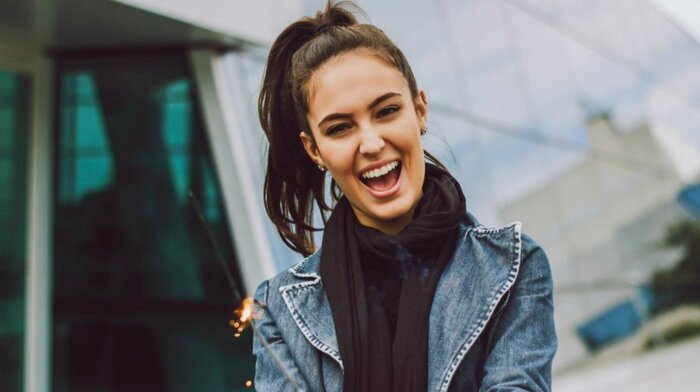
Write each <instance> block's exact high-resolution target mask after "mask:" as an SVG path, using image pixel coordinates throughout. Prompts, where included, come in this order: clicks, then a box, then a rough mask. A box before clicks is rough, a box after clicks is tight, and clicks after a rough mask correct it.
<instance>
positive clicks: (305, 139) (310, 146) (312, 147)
mask: <svg viewBox="0 0 700 392" xmlns="http://www.w3.org/2000/svg"><path fill="white" fill-rule="evenodd" d="M299 138H300V139H301V144H303V145H304V150H306V154H307V155H308V156H309V158H311V160H312V161H314V163H315V164H317V165H323V166H325V165H324V163H323V159H322V158H321V154H319V152H318V147H316V142H315V141H314V139H313V138H312V137H311V136H310V135H309V134H307V133H306V132H304V131H301V132H299Z"/></svg>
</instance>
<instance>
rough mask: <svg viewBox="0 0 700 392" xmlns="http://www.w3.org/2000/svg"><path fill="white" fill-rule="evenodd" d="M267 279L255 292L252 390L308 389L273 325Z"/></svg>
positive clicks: (274, 324) (264, 391)
mask: <svg viewBox="0 0 700 392" xmlns="http://www.w3.org/2000/svg"><path fill="white" fill-rule="evenodd" d="M268 286H269V283H268V281H265V282H263V283H262V284H260V286H258V289H257V290H256V291H255V310H254V313H253V314H254V319H255V328H256V330H257V331H256V332H255V334H254V335H253V355H255V358H256V360H255V390H256V391H260V392H267V391H274V392H277V391H295V392H296V391H308V390H310V388H309V387H308V385H307V383H306V381H305V380H304V377H303V376H302V374H301V372H299V368H298V367H297V365H296V362H295V361H294V359H293V358H292V356H291V354H290V352H289V348H288V347H287V344H286V343H285V341H284V338H283V337H282V335H281V333H280V331H279V329H278V328H277V324H276V323H275V320H274V318H273V315H272V314H271V312H270V308H269V307H268V306H267V294H268V293H267V292H268Z"/></svg>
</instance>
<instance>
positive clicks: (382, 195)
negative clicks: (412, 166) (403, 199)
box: [360, 165, 403, 199]
mask: <svg viewBox="0 0 700 392" xmlns="http://www.w3.org/2000/svg"><path fill="white" fill-rule="evenodd" d="M402 180H403V165H401V169H400V171H399V179H398V180H396V183H394V185H392V186H391V188H389V189H387V190H385V191H377V190H374V189H372V188H370V187H368V186H367V185H365V183H364V182H362V185H364V187H365V189H367V191H368V192H369V194H370V195H372V196H374V197H376V198H377V199H386V198H389V197H392V196H394V195H396V194H397V193H398V192H399V189H401V181H402ZM360 182H361V181H360Z"/></svg>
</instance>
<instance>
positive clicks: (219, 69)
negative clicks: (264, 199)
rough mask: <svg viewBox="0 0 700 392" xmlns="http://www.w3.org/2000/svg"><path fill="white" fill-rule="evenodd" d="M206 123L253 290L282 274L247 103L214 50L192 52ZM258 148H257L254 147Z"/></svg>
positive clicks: (242, 267) (245, 276) (243, 267)
mask: <svg viewBox="0 0 700 392" xmlns="http://www.w3.org/2000/svg"><path fill="white" fill-rule="evenodd" d="M190 58H191V62H192V68H193V70H194V80H195V84H196V87H197V93H198V94H197V95H198V98H199V104H200V105H201V110H202V114H203V117H204V127H205V129H206V132H207V134H208V136H209V142H210V144H211V149H212V153H213V156H214V160H215V166H216V169H217V173H218V176H219V182H220V185H221V189H222V192H223V196H224V200H225V204H226V207H227V213H228V218H229V224H230V225H231V231H232V235H233V237H234V241H235V248H236V251H237V252H238V260H239V261H240V266H239V268H240V270H241V274H242V276H243V281H244V284H245V286H246V290H247V291H248V293H251V292H252V290H253V289H255V287H256V285H257V284H258V283H259V282H260V281H262V280H264V279H266V278H269V277H270V276H272V275H274V274H275V272H276V268H275V263H274V260H273V259H272V252H271V248H270V246H271V245H270V243H269V238H268V237H267V235H266V231H265V226H264V225H265V223H264V222H265V221H264V219H265V217H266V215H265V212H264V211H263V209H262V207H261V205H262V203H260V200H258V197H257V196H256V192H255V191H254V190H255V187H256V186H257V183H256V181H255V179H254V178H253V171H252V170H251V168H250V162H251V159H250V157H249V156H248V154H249V153H250V151H251V148H249V142H248V141H247V140H246V138H245V137H244V132H243V131H242V129H243V128H242V127H244V126H245V123H244V121H243V120H242V118H244V116H242V115H241V114H240V111H241V110H243V109H242V108H243V107H244V105H243V104H242V102H240V99H238V97H235V94H233V93H232V92H231V90H230V89H229V85H228V83H227V80H226V76H227V75H226V71H225V69H224V61H223V58H222V57H221V56H220V55H218V54H216V53H215V52H214V51H210V50H195V51H192V52H191V55H190ZM253 150H254V149H253Z"/></svg>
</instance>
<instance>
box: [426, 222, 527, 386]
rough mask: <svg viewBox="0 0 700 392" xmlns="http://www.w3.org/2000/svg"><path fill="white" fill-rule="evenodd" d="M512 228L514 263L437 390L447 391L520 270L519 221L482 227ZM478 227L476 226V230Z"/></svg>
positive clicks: (491, 230) (499, 229)
mask: <svg viewBox="0 0 700 392" xmlns="http://www.w3.org/2000/svg"><path fill="white" fill-rule="evenodd" d="M509 228H512V229H513V230H514V234H515V235H514V236H513V245H514V246H513V257H514V263H513V265H512V266H511V268H510V271H509V272H508V278H507V279H506V282H505V284H503V285H502V286H501V288H499V289H498V291H497V295H496V298H494V299H492V300H491V302H490V303H489V305H488V309H487V310H486V317H485V318H484V317H482V318H481V319H480V320H478V321H477V322H476V323H475V324H477V325H478V326H477V328H476V330H474V332H472V334H471V336H469V338H468V339H467V341H466V343H464V345H463V346H462V348H461V349H460V350H459V352H458V353H457V355H456V356H455V358H454V359H453V360H452V362H451V363H450V366H448V367H447V373H446V374H445V376H444V377H443V380H442V382H441V383H440V384H439V387H438V391H439V392H445V391H447V388H448V387H449V385H450V382H451V381H452V377H453V376H454V374H455V372H456V371H457V368H458V367H459V365H460V363H461V362H462V359H463V358H464V356H465V355H466V353H467V351H469V349H470V348H471V346H472V345H473V344H474V341H476V339H477V338H478V337H479V335H481V333H482V332H483V330H484V327H485V326H486V324H487V323H488V321H489V320H490V319H491V317H492V316H493V312H494V309H495V308H496V305H498V302H499V301H500V300H501V298H502V297H503V295H504V294H505V293H506V292H507V291H508V290H509V289H510V288H511V287H512V286H513V283H515V280H516V278H517V276H518V272H519V270H520V262H521V260H520V259H521V257H522V236H521V230H520V228H521V223H520V222H514V223H512V224H510V225H508V226H506V227H502V228H497V229H484V230H485V231H486V232H487V233H489V234H490V233H497V232H500V231H503V230H505V229H509ZM479 229H480V228H476V230H477V231H478V230H479Z"/></svg>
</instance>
